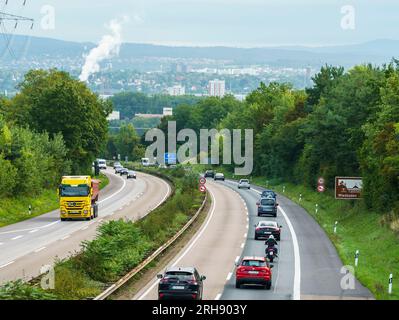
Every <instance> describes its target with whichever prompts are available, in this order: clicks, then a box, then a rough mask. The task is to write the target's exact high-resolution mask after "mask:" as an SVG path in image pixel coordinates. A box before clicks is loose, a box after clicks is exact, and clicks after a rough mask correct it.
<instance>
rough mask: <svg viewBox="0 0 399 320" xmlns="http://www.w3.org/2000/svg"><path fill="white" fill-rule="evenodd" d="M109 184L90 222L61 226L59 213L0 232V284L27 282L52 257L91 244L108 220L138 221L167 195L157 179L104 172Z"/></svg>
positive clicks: (48, 262) (166, 187)
mask: <svg viewBox="0 0 399 320" xmlns="http://www.w3.org/2000/svg"><path fill="white" fill-rule="evenodd" d="M105 173H106V174H107V176H108V177H109V179H110V183H109V185H108V186H107V187H105V188H104V189H103V190H102V191H101V192H100V197H99V217H98V218H97V219H95V220H92V221H90V222H89V221H66V222H61V221H60V217H59V210H55V211H53V212H50V213H48V214H44V215H41V216H39V217H36V218H32V219H30V220H26V221H23V222H20V223H17V224H13V225H10V226H7V227H3V228H0V284H2V283H4V282H7V281H10V280H16V279H23V280H30V279H31V278H32V277H36V276H38V275H39V274H40V269H41V268H42V267H43V266H45V265H52V264H53V263H54V259H55V258H56V257H58V258H60V259H63V258H66V257H68V256H69V255H70V254H71V253H74V252H76V251H79V250H80V244H81V242H82V241H84V240H92V239H94V237H95V235H96V229H97V227H98V226H99V225H100V224H101V223H103V222H104V221H108V220H117V219H120V218H125V219H130V220H134V221H135V220H138V219H141V218H142V217H144V216H145V215H147V214H148V213H149V212H150V211H151V210H153V209H155V208H156V207H158V206H159V205H160V204H161V203H163V201H165V200H166V198H167V196H168V195H169V194H170V192H171V189H170V186H169V185H168V184H167V183H166V182H165V181H163V180H162V179H160V178H157V177H154V176H150V175H147V174H143V173H137V180H133V179H129V180H126V177H125V176H124V177H123V178H122V177H120V176H118V175H115V174H113V170H111V169H108V170H107V171H105Z"/></svg>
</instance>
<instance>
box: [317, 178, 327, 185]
mask: <svg viewBox="0 0 399 320" xmlns="http://www.w3.org/2000/svg"><path fill="white" fill-rule="evenodd" d="M317 183H318V184H320V185H324V183H325V181H324V178H323V177H320V178H319V179H318V180H317Z"/></svg>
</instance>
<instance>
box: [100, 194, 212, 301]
mask: <svg viewBox="0 0 399 320" xmlns="http://www.w3.org/2000/svg"><path fill="white" fill-rule="evenodd" d="M207 200H208V193H206V195H205V199H204V201H203V202H202V205H201V207H200V208H199V209H198V211H197V212H196V214H195V215H194V216H193V217H192V218H191V219H190V221H188V222H187V223H186V225H185V226H184V227H183V228H182V229H181V230H180V231H179V232H178V233H176V234H175V235H174V236H173V237H172V238H171V239H170V240H169V241H168V242H166V243H165V244H164V245H162V246H161V247H159V248H158V249H157V250H156V251H155V252H154V253H153V254H152V255H151V256H149V257H148V258H147V259H145V260H144V261H143V262H142V263H141V264H140V265H138V266H137V267H136V268H134V269H133V270H132V271H130V272H129V273H128V274H126V275H125V276H124V277H123V278H121V279H119V280H118V281H117V282H116V283H114V284H113V285H112V286H110V287H109V288H107V289H106V290H105V291H103V292H102V293H101V294H99V295H98V296H97V297H95V298H94V299H93V300H105V299H107V298H108V297H109V296H110V295H111V294H113V293H114V292H115V291H116V290H118V289H120V288H121V287H122V286H123V285H124V284H125V283H126V282H128V281H129V280H130V279H132V278H133V277H134V276H135V275H137V274H138V273H139V272H140V271H141V270H143V269H144V268H145V267H146V266H148V265H149V264H150V263H151V262H152V261H154V260H155V259H156V258H157V257H158V256H159V255H160V254H161V253H162V252H164V251H165V250H166V249H167V248H169V247H170V246H171V245H172V244H173V243H174V242H175V241H176V240H177V239H178V238H179V237H180V236H181V235H182V234H183V233H184V232H185V231H186V230H187V229H188V228H189V227H190V226H191V225H192V224H193V223H194V222H195V220H197V218H198V216H199V215H200V213H201V212H202V210H203V209H204V207H205V205H206V202H207Z"/></svg>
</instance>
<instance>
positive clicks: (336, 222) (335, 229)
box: [334, 221, 338, 233]
mask: <svg viewBox="0 0 399 320" xmlns="http://www.w3.org/2000/svg"><path fill="white" fill-rule="evenodd" d="M337 225H338V221H335V225H334V233H337Z"/></svg>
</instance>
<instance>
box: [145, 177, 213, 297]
mask: <svg viewBox="0 0 399 320" xmlns="http://www.w3.org/2000/svg"><path fill="white" fill-rule="evenodd" d="M165 183H166V182H165ZM168 186H169V185H168ZM210 194H211V197H212V210H211V213H210V214H209V218H208V220H207V222H206V223H205V225H204V227H203V228H202V230H201V231H200V232H199V233H198V234H197V236H196V237H195V238H194V239H193V240H192V242H191V244H190V245H189V246H188V247H187V249H186V250H185V251H184V252H183V253H182V255H181V256H180V257H179V258H178V259H177V260H176V261H175V262H174V264H173V266H172V267H175V266H176V265H177V264H178V263H179V262H180V261H181V260H182V259H183V258H184V257H185V256H186V254H187V253H188V252H189V251H190V250H191V249H192V247H193V246H194V245H195V244H196V243H197V241H198V240H199V239H200V238H201V237H202V234H203V233H204V232H205V230H207V229H208V226H209V224H210V222H211V221H212V218H213V216H214V214H215V210H216V198H215V196H214V195H213V193H212V192H210ZM158 283H159V280H156V281H155V282H154V283H153V284H152V285H151V286H150V287H149V288H148V289H147V290H146V291H145V292H144V293H143V294H142V295H141V296H140V297H139V298H138V300H143V299H144V297H146V296H147V295H148V294H149V293H150V292H151V291H152V290H153V289H154V288H155V286H156V285H158Z"/></svg>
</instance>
